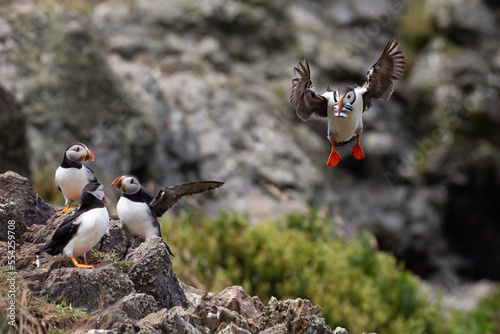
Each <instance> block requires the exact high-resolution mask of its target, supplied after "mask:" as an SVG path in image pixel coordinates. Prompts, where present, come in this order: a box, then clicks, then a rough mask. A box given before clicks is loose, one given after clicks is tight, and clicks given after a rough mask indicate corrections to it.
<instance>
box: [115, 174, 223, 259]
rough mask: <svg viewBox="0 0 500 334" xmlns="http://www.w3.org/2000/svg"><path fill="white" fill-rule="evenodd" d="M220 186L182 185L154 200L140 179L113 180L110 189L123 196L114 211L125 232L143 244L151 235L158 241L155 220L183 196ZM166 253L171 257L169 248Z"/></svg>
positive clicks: (165, 191) (218, 184)
mask: <svg viewBox="0 0 500 334" xmlns="http://www.w3.org/2000/svg"><path fill="white" fill-rule="evenodd" d="M223 184H224V183H223V182H218V181H204V182H192V183H183V184H179V185H176V186H171V187H165V188H163V189H161V190H160V191H159V193H158V194H157V195H156V197H154V196H153V194H151V193H150V192H149V191H148V190H147V189H144V188H143V187H141V183H140V182H139V179H138V178H137V177H135V176H132V175H123V176H120V177H118V178H116V179H115V180H114V181H113V183H111V186H112V187H115V188H116V189H118V190H121V192H122V196H121V197H120V200H119V201H118V204H117V206H116V210H117V211H118V217H120V219H121V220H122V221H123V223H124V225H125V229H126V230H127V232H128V233H129V234H130V235H131V236H132V237H136V236H141V237H142V238H143V239H144V240H146V239H147V238H149V237H151V236H154V235H156V236H159V237H161V230H160V223H159V222H158V217H161V216H162V215H163V214H164V213H165V212H166V211H167V210H168V209H170V208H171V207H173V206H174V205H176V204H177V202H179V200H180V199H181V197H182V196H186V195H194V194H198V193H202V192H205V191H208V190H212V189H215V188H218V187H220V186H222V185H223ZM167 249H168V252H169V253H170V255H172V256H173V254H172V252H171V251H170V248H169V247H168V245H167Z"/></svg>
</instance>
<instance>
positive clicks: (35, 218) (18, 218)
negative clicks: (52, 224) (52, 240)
mask: <svg viewBox="0 0 500 334" xmlns="http://www.w3.org/2000/svg"><path fill="white" fill-rule="evenodd" d="M55 212H56V209H55V207H54V206H53V205H50V204H47V203H45V201H44V200H43V199H42V198H41V197H40V196H38V194H37V193H36V192H35V189H34V188H33V186H32V185H31V184H30V183H29V181H28V179H27V178H25V177H22V176H21V175H19V174H17V173H15V172H12V171H9V172H6V173H4V174H0V241H7V240H8V231H14V233H15V234H14V235H15V238H16V239H19V238H20V237H21V234H22V233H24V232H25V231H26V229H27V227H30V226H32V225H34V224H45V222H46V220H47V219H49V217H51V216H52V215H53V214H54V213H55ZM11 223H12V224H11Z"/></svg>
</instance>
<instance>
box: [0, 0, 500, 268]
mask: <svg viewBox="0 0 500 334" xmlns="http://www.w3.org/2000/svg"><path fill="white" fill-rule="evenodd" d="M69 7H70V8H68V6H64V4H60V5H58V4H53V6H41V5H40V4H39V3H38V2H36V1H23V2H22V4H21V3H19V2H14V1H10V2H6V3H5V4H2V5H1V7H0V10H1V11H4V12H6V13H9V15H5V16H4V17H5V18H2V19H0V42H1V43H2V46H4V48H3V49H2V50H3V51H4V52H3V53H2V55H3V56H2V57H1V58H0V68H2V71H1V72H0V82H1V83H2V84H3V85H4V86H5V87H6V89H7V90H8V91H10V92H13V93H14V94H15V96H16V98H17V100H18V103H19V105H20V106H21V108H22V110H23V111H24V112H25V113H26V123H27V129H28V133H29V137H28V139H29V143H30V148H31V157H32V159H33V166H36V167H39V166H46V165H47V164H52V167H53V169H55V166H56V165H57V161H59V160H60V158H61V152H62V151H63V150H64V148H65V146H66V145H67V144H68V142H72V141H75V140H84V141H87V142H88V144H89V146H90V147H91V149H92V150H94V153H96V156H97V161H96V162H95V166H96V167H95V168H94V167H92V168H94V169H95V171H96V174H97V176H98V177H99V179H100V180H101V182H102V183H103V184H109V183H110V182H111V181H112V179H113V178H114V177H116V176H118V175H122V174H124V173H133V174H136V175H138V176H139V177H141V179H143V181H144V182H145V183H149V184H154V187H156V188H159V187H162V186H165V185H171V184H176V183H179V182H184V181H189V180H194V179H200V178H204V179H208V178H210V179H219V180H222V181H225V182H226V186H225V187H224V189H222V190H221V191H220V194H221V195H222V196H219V197H216V198H211V200H210V201H206V202H205V204H206V205H204V208H205V209H206V211H207V212H208V213H209V214H212V213H216V212H217V211H219V210H220V209H223V210H228V211H233V210H234V211H239V212H243V213H246V214H248V215H249V216H250V219H251V220H252V221H261V220H267V219H270V218H273V217H278V216H282V215H283V214H284V213H288V212H290V211H302V212H304V211H307V210H308V208H309V206H310V205H315V206H318V207H321V208H322V209H324V210H325V211H326V212H327V214H328V215H329V216H331V217H332V218H333V219H334V220H335V221H336V222H338V223H339V224H340V225H342V228H343V229H344V230H345V232H346V233H348V234H350V233H352V232H353V231H355V230H356V229H357V228H360V227H361V228H368V229H370V230H371V231H373V232H374V233H375V234H376V236H377V239H378V241H379V244H380V245H381V247H382V248H383V249H384V250H389V251H391V252H393V253H394V254H396V256H397V257H398V258H399V259H402V260H404V262H405V263H406V265H407V266H408V267H409V268H411V269H413V270H414V271H415V272H416V273H418V274H420V275H421V276H423V277H431V276H433V275H434V274H436V273H437V274H441V275H456V273H464V272H467V276H469V277H492V278H498V277H500V271H499V270H497V269H491V268H500V265H495V266H491V265H490V262H489V260H488V259H489V257H488V256H487V255H485V254H492V253H495V252H496V250H497V249H498V247H500V246H499V244H500V242H499V240H500V238H498V236H499V235H500V229H499V228H498V226H497V224H495V222H496V218H495V216H494V214H493V213H494V212H495V207H494V205H493V204H489V203H496V202H498V201H497V199H498V195H496V194H498V193H499V189H500V181H499V180H500V175H499V172H498V171H499V170H500V168H499V166H500V163H499V161H498V156H499V149H498V147H500V143H499V139H498V136H497V135H496V129H497V128H498V125H499V124H500V116H499V115H500V110H499V105H500V104H499V103H498V102H499V101H498V96H499V92H500V84H499V82H500V81H499V78H500V61H499V55H498V50H499V49H500V41H499V38H498V34H495V32H496V31H497V30H498V28H499V27H498V25H499V22H500V20H499V15H498V13H499V11H498V5H496V4H494V2H493V1H488V0H473V1H469V2H467V3H462V2H457V1H452V0H439V1H433V2H432V3H431V2H425V1H424V2H423V3H422V2H419V1H417V2H402V1H389V0H376V1H370V2H366V1H361V0H355V1H349V0H339V1H334V2H324V3H321V4H311V3H310V2H308V1H304V0H300V1H290V0H280V1H274V2H263V1H250V2H244V3H241V2H237V1H232V0H214V1H210V2H204V3H203V4H200V2H199V1H191V0H186V1H160V0H155V1H134V2H122V1H116V0H107V1H99V4H97V5H95V3H93V4H92V5H89V7H88V8H86V9H87V10H86V12H85V13H79V12H77V11H75V10H72V9H71V6H69ZM472 9H473V10H472ZM332 13H333V14H332ZM395 37H397V38H399V39H400V40H401V46H402V50H403V52H404V53H405V55H406V59H407V71H406V74H405V77H404V78H403V80H401V81H399V82H398V83H397V84H396V87H395V93H394V95H393V97H392V98H391V100H390V101H377V102H375V103H374V107H373V108H372V109H371V110H370V111H369V112H366V113H365V114H364V116H363V117H364V120H365V123H366V128H365V129H364V132H363V135H362V138H361V144H362V146H363V147H364V149H365V153H366V159H364V160H363V161H355V159H354V158H353V157H352V156H351V154H350V147H346V148H341V149H340V151H339V152H340V154H341V155H342V157H343V160H342V163H341V164H340V165H339V166H338V167H336V168H335V169H331V168H327V166H326V159H327V157H328V154H329V143H328V141H327V140H326V138H325V135H326V129H327V125H326V122H325V120H310V121H308V122H307V123H303V122H300V121H298V120H297V118H296V116H295V112H294V110H293V109H292V108H291V107H290V105H289V102H288V97H289V93H290V89H291V79H292V77H293V73H292V69H293V66H295V65H296V64H297V62H298V61H299V60H302V59H303V58H307V59H308V60H309V61H310V64H311V70H312V75H313V76H314V78H313V79H314V84H315V87H316V89H317V90H318V91H322V90H323V89H324V88H326V85H327V84H328V85H330V86H331V87H336V86H339V85H341V84H351V83H354V82H356V83H358V84H361V83H362V82H363V81H364V79H365V73H366V70H367V69H368V68H369V66H371V65H372V64H373V63H374V62H375V61H376V59H377V57H378V56H379V54H380V50H381V49H382V48H383V47H384V45H385V44H386V43H387V41H388V40H389V39H392V38H395ZM74 64H76V65H77V66H74ZM38 171H39V168H35V172H38ZM472 192H473V193H474V195H473V196H470V194H471V193H472ZM470 197H473V199H472V200H470ZM109 198H110V200H112V199H113V196H111V195H110V196H109ZM199 198H204V197H203V196H201V197H199ZM463 203H464V204H463ZM180 204H181V205H182V203H180ZM478 208H479V209H478ZM470 222H476V223H474V224H472V223H470ZM477 222H480V223H477ZM457 230H459V231H460V230H462V231H464V232H463V233H461V232H459V231H458V232H457ZM491 233H492V234H491ZM470 236H473V238H474V241H473V242H471V240H470ZM485 245H487V247H484V246H485ZM120 252H123V250H121V251H120ZM456 256H459V257H460V258H461V260H459V261H453V263H454V264H453V265H449V266H448V267H446V268H444V267H442V264H443V263H449V261H446V259H448V258H449V257H456ZM481 259H483V260H481ZM438 276H439V275H438Z"/></svg>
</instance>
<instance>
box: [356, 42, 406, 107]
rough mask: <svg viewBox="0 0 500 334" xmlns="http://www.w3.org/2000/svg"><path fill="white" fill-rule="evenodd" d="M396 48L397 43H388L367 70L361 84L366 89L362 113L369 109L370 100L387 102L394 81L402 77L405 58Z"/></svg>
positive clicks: (392, 89)
mask: <svg viewBox="0 0 500 334" xmlns="http://www.w3.org/2000/svg"><path fill="white" fill-rule="evenodd" d="M398 48H399V42H398V41H396V40H394V39H393V40H392V41H389V43H387V46H386V47H385V49H384V52H382V55H381V56H380V58H379V60H378V61H377V62H376V63H375V65H373V66H372V67H371V68H370V69H369V70H368V72H367V76H366V82H365V83H364V84H363V88H366V92H365V93H364V94H363V104H364V110H363V111H366V110H368V109H369V108H370V107H371V104H372V99H377V100H388V99H389V98H390V97H391V95H392V92H393V91H394V80H399V79H401V78H402V77H403V74H404V71H405V58H404V56H403V52H401V51H398Z"/></svg>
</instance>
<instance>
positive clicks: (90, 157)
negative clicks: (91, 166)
mask: <svg viewBox="0 0 500 334" xmlns="http://www.w3.org/2000/svg"><path fill="white" fill-rule="evenodd" d="M85 161H95V155H94V153H92V151H91V150H89V149H87V150H86V151H85Z"/></svg>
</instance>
